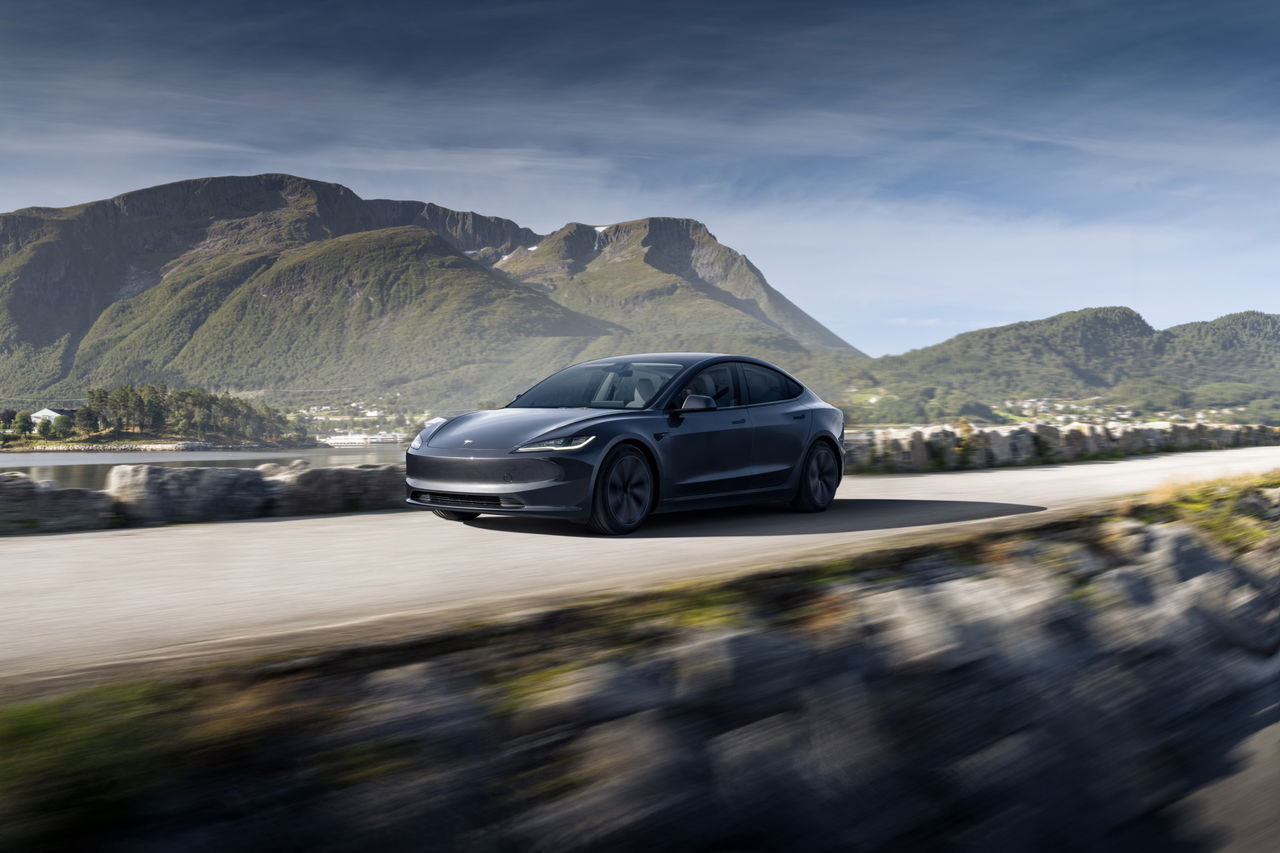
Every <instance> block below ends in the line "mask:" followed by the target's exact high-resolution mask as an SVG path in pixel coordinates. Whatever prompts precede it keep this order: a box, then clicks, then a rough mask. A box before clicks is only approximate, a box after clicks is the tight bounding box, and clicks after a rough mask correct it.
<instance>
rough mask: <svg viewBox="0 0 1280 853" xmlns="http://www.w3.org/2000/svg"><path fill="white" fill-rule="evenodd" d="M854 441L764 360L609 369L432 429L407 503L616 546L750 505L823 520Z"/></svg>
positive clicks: (631, 362)
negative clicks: (547, 523)
mask: <svg viewBox="0 0 1280 853" xmlns="http://www.w3.org/2000/svg"><path fill="white" fill-rule="evenodd" d="M843 432H844V415H843V413H842V412H841V411H840V410H839V409H837V408H835V407H834V406H831V405H828V404H827V403H825V402H823V401H822V399H820V398H819V397H818V395H816V394H814V393H813V392H812V391H810V390H809V389H808V388H805V387H804V385H802V384H801V383H800V382H798V381H796V379H795V378H794V377H792V376H790V375H789V374H787V373H786V372H785V371H783V370H781V369H779V368H778V367H776V366H774V365H772V364H769V363H768V362H765V361H761V360H759V359H755V358H748V357H745V356H731V355H716V354H709V353H651V354H647V355H624V356H617V357H615V358H601V359H596V360H594V361H587V362H583V363H581V364H575V365H573V366H572V367H567V368H565V369H564V370H561V371H560V372H559V373H555V374H553V375H551V376H549V377H547V378H546V379H544V380H542V381H541V382H539V383H538V384H537V385H534V386H533V387H532V388H530V389H529V390H528V391H525V392H524V393H523V394H520V395H519V396H517V397H516V399H515V400H513V401H512V402H511V403H510V404H508V405H507V406H506V407H504V408H501V409H493V410H486V411H478V412H469V413H467V414H464V415H458V416H457V417H452V418H434V419H432V420H430V421H428V422H427V423H426V424H425V425H424V428H423V430H422V431H421V432H420V433H418V435H417V437H416V438H414V440H413V443H412V444H411V445H410V447H409V451H408V453H407V454H406V471H407V479H406V487H407V501H408V502H409V503H410V504H413V505H415V506H420V507H425V508H427V509H432V510H434V511H435V513H436V514H437V515H439V516H441V517H442V518H446V519H450V520H453V521H469V520H471V519H473V518H475V517H476V516H477V515H479V514H480V513H495V514H499V515H531V516H548V517H555V518H567V519H573V520H576V521H585V522H586V523H587V524H588V525H590V527H591V528H592V529H593V530H595V531H597V532H600V533H607V534H620V533H629V532H631V531H633V530H635V529H636V528H637V527H639V526H640V525H641V524H642V523H643V522H644V520H645V518H647V517H648V516H649V515H650V514H651V513H656V512H670V511H674V510H683V509H694V508H707V507H713V506H728V505H733V504H741V503H756V502H786V503H788V504H789V505H790V506H791V508H792V509H795V510H797V511H800V512H821V511H822V510H824V509H826V508H827V507H828V506H829V505H830V504H831V501H832V500H833V499H834V497H835V493H836V487H837V486H839V485H840V478H841V475H842V473H843V462H842V458H843V457H842V452H841V447H842V436H843Z"/></svg>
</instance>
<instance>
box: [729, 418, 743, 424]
mask: <svg viewBox="0 0 1280 853" xmlns="http://www.w3.org/2000/svg"><path fill="white" fill-rule="evenodd" d="M746 422H747V419H746V418H738V419H737V420H736V421H729V423H731V424H745V423H746Z"/></svg>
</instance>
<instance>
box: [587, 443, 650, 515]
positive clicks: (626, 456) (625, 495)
mask: <svg viewBox="0 0 1280 853" xmlns="http://www.w3.org/2000/svg"><path fill="white" fill-rule="evenodd" d="M655 491H656V490H655V489H654V480H653V472H652V471H651V470H649V461H648V460H647V459H645V456H644V454H643V453H641V452H640V451H639V450H637V449H636V448H634V447H630V446H628V445H625V444H624V445H622V446H620V447H617V448H615V449H614V450H612V451H610V452H609V455H608V456H606V457H605V459H604V462H602V463H601V464H600V474H599V476H598V477H597V479H596V488H595V494H594V495H593V496H592V498H591V518H590V520H589V521H588V522H587V524H588V526H589V527H590V528H591V529H592V530H594V531H595V532H597V533H605V534H608V535H611V536H616V535H620V534H623V533H630V532H631V531H633V530H635V529H636V528H637V527H639V526H640V525H641V524H643V523H644V520H645V518H646V517H648V515H649V510H651V509H652V508H653V497H654V492H655Z"/></svg>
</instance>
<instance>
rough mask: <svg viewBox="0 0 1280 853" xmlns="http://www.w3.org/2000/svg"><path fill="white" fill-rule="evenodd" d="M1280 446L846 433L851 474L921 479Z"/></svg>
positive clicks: (1098, 433)
mask: <svg viewBox="0 0 1280 853" xmlns="http://www.w3.org/2000/svg"><path fill="white" fill-rule="evenodd" d="M1274 444H1280V428H1276V427H1268V426H1236V425H1229V424H1171V423H1149V424H1132V425H1122V426H1105V427H1104V426H1098V425H1096V424H1067V425H1064V426H1052V425H1050V424H1031V425H1024V426H994V427H984V428H981V429H975V428H972V427H954V426H951V425H943V426H927V427H912V428H906V429H878V430H860V431H859V430H853V431H849V432H847V433H845V466H846V470H849V471H884V472H899V471H901V472H920V471H940V470H950V469H956V468H992V467H997V466H1002V465H1027V464H1042V463H1054V462H1073V461H1077V460H1081V459H1094V458H1104V457H1118V456H1133V455H1137V454H1142V453H1160V452H1168V451H1179V450H1209V449H1221V448H1228V447H1258V446H1262V445H1274Z"/></svg>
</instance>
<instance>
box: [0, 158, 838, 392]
mask: <svg viewBox="0 0 1280 853" xmlns="http://www.w3.org/2000/svg"><path fill="white" fill-rule="evenodd" d="M662 349H699V350H707V349H711V350H726V351H735V352H745V353H748V354H753V355H759V356H762V357H765V358H771V359H774V360H777V361H779V362H781V363H783V364H784V365H786V366H787V367H789V368H791V369H793V370H795V371H797V372H798V373H800V374H801V375H802V376H805V378H807V379H810V381H816V382H818V383H819V384H824V383H825V384H828V385H831V386H832V387H834V386H836V385H838V384H839V382H840V381H842V380H840V379H839V376H840V375H841V374H842V373H843V372H845V371H846V366H847V365H849V364H852V363H855V362H858V361H861V360H863V356H862V354H861V353H859V352H858V351H857V350H856V349H854V348H853V347H850V346H849V345H848V344H846V343H845V342H844V341H842V340H840V339H839V338H838V337H837V336H836V335H834V334H832V333H831V332H830V331H829V330H827V329H826V328H824V327H823V326H822V325H821V324H819V323H818V322H817V321H815V320H813V318H811V317H809V316H808V315H807V314H805V313H804V312H803V311H801V310H800V309H799V308H797V307H796V306H795V305H794V304H792V303H791V302H790V301H789V300H787V299H786V298H785V297H784V296H782V294H780V293H778V292H777V291H776V290H774V289H773V288H772V287H770V285H769V284H768V282H767V281H766V280H765V279H764V277H763V275H761V273H760V272H759V270H757V269H756V268H755V266H753V265H752V264H751V263H750V261H748V260H747V259H746V258H745V257H744V256H742V255H741V254H739V253H737V252H735V251H733V250H732V249H729V248H728V247H726V246H723V245H721V244H720V243H719V242H718V241H716V239H715V237H714V236H713V235H712V234H711V233H710V232H709V231H708V230H707V229H706V227H705V226H703V225H702V224H701V223H697V222H694V221H692V220H687V219H666V218H654V219H643V220H637V221H634V222H627V223H621V224H618V225H610V226H600V227H594V228H593V227H589V226H585V225H580V224H571V225H567V226H565V227H564V228H562V229H560V230H558V231H556V232H555V233H553V234H550V235H539V234H535V233H534V232H533V231H531V230H529V229H528V228H523V227H521V226H519V225H517V224H516V223H514V222H512V221H510V220H506V219H501V218H499V217H491V216H482V215H479V214H476V213H469V212H461V211H454V210H449V209H447V208H443V207H440V206H438V205H434V204H427V203H422V202H413V201H389V200H382V199H376V200H364V199H361V198H360V197H358V196H357V195H356V194H355V193H353V192H351V191H350V190H349V189H347V188H345V187H342V186H339V185H337V184H328V183H323V182H320V181H312V180H308V179H305V178H298V177H293V176H290V175H258V176H253V177H222V178H204V179H199V180H192V181H182V182H179V183H174V184H167V185H164V186H159V187H153V188H150V189H144V190H139V191H136V192H130V193H125V194H123V195H121V196H117V197H116V198H113V199H109V200H106V201H99V202H93V203H89V204H84V205H79V206H76V207H71V208H62V209H53V208H27V209H24V210H19V211H15V212H13V213H9V214H3V215H0V398H6V397H8V398H22V397H27V398H30V397H33V396H37V395H47V396H57V395H76V394H80V393H83V391H84V389H86V388H87V387H90V386H94V385H97V386H110V385H115V384H126V383H127V384H143V383H166V384H168V385H170V386H197V385H198V386H206V387H211V388H219V389H227V390H232V391H239V392H255V391H256V392H261V393H263V394H265V395H266V396H268V397H271V396H273V395H276V394H279V393H281V391H282V389H290V391H289V392H290V393H294V392H296V391H298V390H299V389H301V390H302V391H303V392H304V393H305V392H308V391H317V393H323V392H322V391H321V390H320V389H341V388H351V389H358V390H360V391H387V390H396V391H399V392H401V393H403V394H404V395H405V396H406V398H407V399H415V400H419V401H421V402H422V403H423V404H425V405H433V406H438V407H449V406H466V405H470V404H473V403H474V402H476V401H477V400H479V399H483V398H492V399H501V398H503V397H506V396H509V395H510V394H512V393H514V392H515V391H518V390H520V389H522V388H524V387H527V386H528V384H530V383H531V382H532V381H534V380H536V379H538V378H540V377H541V376H543V375H545V374H547V373H549V372H550V371H552V370H554V369H556V368H558V367H561V366H563V365H565V364H568V363H570V362H572V361H576V360H581V359H584V358H590V357H594V356H598V355H606V354H610V353H617V352H635V351H646V350H649V351H652V350H662Z"/></svg>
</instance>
